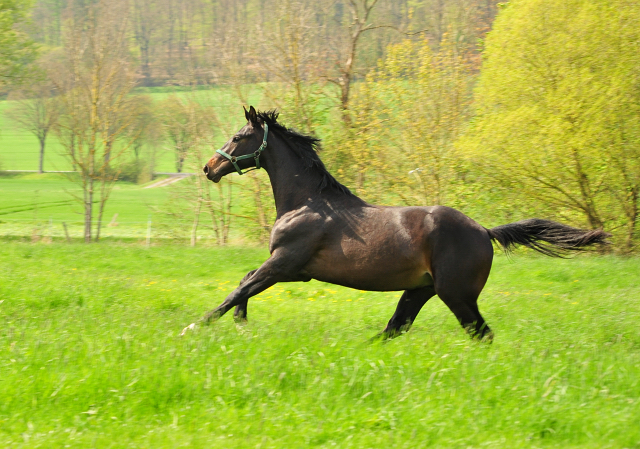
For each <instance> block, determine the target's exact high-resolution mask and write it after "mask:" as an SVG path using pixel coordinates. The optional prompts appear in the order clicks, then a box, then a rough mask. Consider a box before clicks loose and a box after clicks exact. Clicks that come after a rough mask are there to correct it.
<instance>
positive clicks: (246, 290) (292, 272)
mask: <svg viewBox="0 0 640 449" xmlns="http://www.w3.org/2000/svg"><path fill="white" fill-rule="evenodd" d="M307 260H308V257H306V258H305V257H300V253H298V254H296V252H295V251H294V252H291V251H274V253H273V254H272V256H271V257H270V258H269V259H268V260H267V261H266V262H265V263H264V264H262V266H261V267H260V268H258V269H257V270H255V272H253V273H251V272H250V273H248V274H247V275H246V276H245V278H244V279H243V280H242V281H241V282H240V285H239V286H238V287H237V288H236V289H235V290H234V291H232V292H231V293H230V294H229V295H228V296H227V297H226V298H225V300H224V301H223V302H222V304H220V305H219V306H218V307H216V308H215V309H213V310H211V311H210V312H208V313H207V314H206V315H205V316H204V317H203V318H202V319H201V320H200V321H201V322H203V323H210V322H211V321H215V320H217V319H218V318H220V317H221V316H222V315H224V314H225V313H227V312H228V311H229V310H230V309H231V308H233V307H235V306H240V307H241V308H242V307H243V306H244V307H245V310H246V303H247V301H248V300H249V298H251V297H252V296H255V295H257V294H258V293H261V292H263V291H264V290H266V289H268V288H269V287H271V286H272V285H274V284H276V283H277V282H291V281H308V280H309V279H310V278H309V277H308V276H307V275H304V274H301V273H300V270H301V269H302V267H303V266H304V264H305V263H306V261H307ZM195 327H196V323H192V324H190V325H189V326H187V327H186V328H184V330H183V331H182V333H181V334H180V335H184V334H185V333H186V332H187V331H189V330H191V329H195Z"/></svg>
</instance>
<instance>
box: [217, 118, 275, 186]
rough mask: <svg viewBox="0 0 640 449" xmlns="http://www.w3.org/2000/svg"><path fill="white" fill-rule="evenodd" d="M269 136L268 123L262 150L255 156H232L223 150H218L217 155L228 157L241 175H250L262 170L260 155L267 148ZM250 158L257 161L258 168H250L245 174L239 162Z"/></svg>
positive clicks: (265, 127)
mask: <svg viewBox="0 0 640 449" xmlns="http://www.w3.org/2000/svg"><path fill="white" fill-rule="evenodd" d="M268 134H269V125H267V123H266V122H265V124H264V138H263V139H262V145H260V148H258V149H257V150H256V151H255V153H253V154H245V155H243V156H231V155H230V154H229V153H225V152H224V151H222V150H216V153H218V154H221V155H223V156H224V157H226V158H227V159H228V160H229V162H231V163H232V164H233V166H234V167H235V169H236V171H237V172H238V174H239V175H244V173H248V172H250V171H251V170H257V169H259V168H260V154H261V153H262V152H263V151H264V150H265V149H266V148H267V135H268ZM249 158H254V159H255V161H256V166H255V167H254V168H250V169H249V170H246V171H245V172H244V173H243V172H242V170H241V169H240V167H238V162H237V161H241V160H243V159H249Z"/></svg>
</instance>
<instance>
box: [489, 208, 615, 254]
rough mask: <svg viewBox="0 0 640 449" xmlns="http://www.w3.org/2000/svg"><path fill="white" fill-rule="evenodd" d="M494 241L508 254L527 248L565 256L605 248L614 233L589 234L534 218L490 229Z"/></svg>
mask: <svg viewBox="0 0 640 449" xmlns="http://www.w3.org/2000/svg"><path fill="white" fill-rule="evenodd" d="M487 232H488V233H489V237H490V238H491V240H495V241H496V242H498V243H499V244H500V245H501V246H502V248H503V249H504V251H505V253H507V254H509V253H511V251H513V249H514V248H515V247H516V246H517V245H524V246H526V247H528V248H531V249H533V250H535V251H538V252H539V253H542V254H546V255H547V256H552V257H566V256H567V255H568V254H569V253H570V252H571V251H582V250H584V249H585V247H588V246H592V245H606V244H608V243H609V242H607V237H610V236H611V234H608V233H606V232H604V231H603V230H602V229H594V230H592V231H586V230H584V229H577V228H572V227H571V226H567V225H563V224H560V223H556V222H555V221H550V220H541V219H539V218H531V219H529V220H522V221H516V222H515V223H509V224H506V225H502V226H497V227H495V228H492V229H487Z"/></svg>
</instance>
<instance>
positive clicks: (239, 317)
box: [233, 269, 258, 323]
mask: <svg viewBox="0 0 640 449" xmlns="http://www.w3.org/2000/svg"><path fill="white" fill-rule="evenodd" d="M256 271H258V270H257V269H255V270H251V271H249V272H248V273H247V274H246V275H245V277H243V278H242V280H241V281H240V284H239V285H238V286H241V285H242V284H244V283H245V282H247V280H248V279H249V278H250V277H251V276H253V273H255V272H256ZM248 303H249V298H247V299H245V300H244V301H243V302H241V303H240V304H238V305H237V306H236V309H235V310H234V312H233V319H234V320H236V322H239V323H242V322H245V321H247V306H248Z"/></svg>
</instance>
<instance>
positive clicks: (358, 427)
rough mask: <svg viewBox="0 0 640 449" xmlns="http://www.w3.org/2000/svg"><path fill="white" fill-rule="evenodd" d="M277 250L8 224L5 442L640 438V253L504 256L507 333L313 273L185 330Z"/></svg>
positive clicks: (413, 442) (546, 443) (493, 307)
mask: <svg viewBox="0 0 640 449" xmlns="http://www.w3.org/2000/svg"><path fill="white" fill-rule="evenodd" d="M266 256H267V253H266V251H264V250H262V249H246V248H224V249H221V248H200V249H199V248H195V249H192V248H184V247H175V246H169V245H165V246H158V247H151V248H149V249H145V248H142V247H140V246H138V245H87V246H84V245H80V244H70V245H65V244H51V245H45V244H26V243H19V242H13V241H8V240H5V241H3V242H2V251H1V252H0V273H2V278H1V281H0V316H2V323H3V325H2V327H1V328H0V446H3V447H180V446H186V447H187V446H188V447H205V446H206V447H222V446H224V447H239V448H240V447H242V448H244V447H263V448H264V447H274V448H280V447H334V446H336V447H354V448H362V447H371V448H378V447H383V446H392V447H393V446H402V447H446V448H450V447H499V448H505V447H509V448H518V447H526V448H529V447H562V448H567V447H581V448H582V447H587V448H602V447H611V448H618V447H619V448H625V447H626V448H631V447H640V425H638V424H639V423H640V333H639V332H638V322H640V307H638V305H639V302H640V287H639V285H640V282H639V281H640V279H639V277H640V276H639V274H638V273H640V260H638V259H634V258H628V259H625V258H618V257H580V258H576V259H573V260H555V259H547V258H542V257H533V256H526V255H517V256H515V257H514V260H513V261H509V260H507V259H506V258H504V257H501V256H498V257H497V258H496V261H495V264H494V269H493V272H492V275H491V278H490V280H489V283H488V285H487V287H486V288H485V292H484V293H483V295H482V297H481V302H480V308H481V311H482V312H483V314H484V316H485V318H486V319H487V321H488V322H489V323H490V325H491V326H492V328H493V329H494V331H495V332H496V340H495V342H494V343H493V344H492V345H486V344H479V343H476V342H472V341H470V340H469V339H468V338H467V336H466V335H465V334H464V333H463V331H462V330H461V329H460V327H459V325H458V324H457V322H456V321H455V318H454V316H453V315H452V314H451V312H449V311H448V310H447V309H446V307H445V306H444V305H443V304H442V303H441V302H440V301H439V300H438V299H437V298H434V299H432V300H431V301H430V302H429V303H428V304H427V305H426V306H425V308H424V309H423V311H422V313H421V314H420V316H419V317H418V320H417V321H416V323H415V325H414V327H413V329H412V330H411V331H410V332H409V333H407V334H406V335H403V336H401V337H400V338H397V339H395V340H393V341H390V342H388V343H376V344H366V343H365V341H366V339H367V338H369V337H371V336H373V335H374V334H375V333H376V332H378V331H379V330H380V329H381V328H382V327H383V326H384V325H385V323H386V321H387V320H388V319H389V317H390V316H391V314H392V312H393V310H394V308H395V303H396V301H397V298H398V296H399V294H398V293H369V292H361V291H357V290H349V289H344V288H341V287H337V286H334V285H329V284H323V283H319V282H313V281H312V282H310V283H296V284H279V285H276V286H274V287H273V288H271V289H270V290H268V291H266V292H264V293H262V294H261V295H259V296H258V297H256V298H254V299H252V300H251V301H250V304H249V319H250V321H249V323H248V324H247V325H245V326H239V327H236V325H235V324H234V323H233V320H232V319H231V316H225V317H223V318H222V319H221V320H220V321H219V322H217V323H215V324H214V325H211V326H208V327H203V328H200V329H198V330H196V331H195V332H194V333H192V334H190V335H189V336H188V337H186V338H179V337H178V336H177V335H178V333H179V332H180V330H181V329H182V327H184V326H185V325H187V324H189V323H191V322H192V321H194V319H195V318H198V317H200V316H201V315H202V314H203V313H204V312H205V311H207V310H209V309H211V308H212V307H214V306H216V305H217V304H219V303H220V302H221V301H222V299H223V298H224V296H225V295H226V294H227V293H228V292H230V291H231V289H232V288H233V286H234V285H236V284H237V282H238V281H239V280H240V278H241V277H242V276H243V275H244V274H245V273H246V272H247V271H249V270H250V269H253V268H255V267H257V266H258V265H259V264H260V263H261V261H263V260H264V259H265V258H266Z"/></svg>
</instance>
